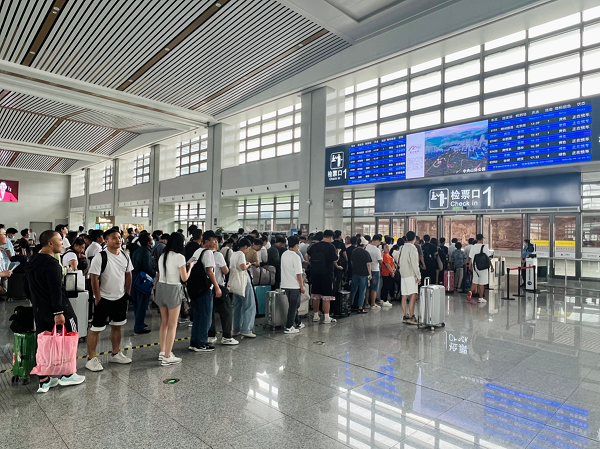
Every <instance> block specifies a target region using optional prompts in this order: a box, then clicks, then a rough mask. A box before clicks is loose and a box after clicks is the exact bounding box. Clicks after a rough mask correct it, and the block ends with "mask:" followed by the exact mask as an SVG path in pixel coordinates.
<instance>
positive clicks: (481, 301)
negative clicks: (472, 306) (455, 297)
mask: <svg viewBox="0 0 600 449" xmlns="http://www.w3.org/2000/svg"><path fill="white" fill-rule="evenodd" d="M486 302H487V301H486V300H485V298H479V299H478V300H477V303H478V304H485V303H486Z"/></svg>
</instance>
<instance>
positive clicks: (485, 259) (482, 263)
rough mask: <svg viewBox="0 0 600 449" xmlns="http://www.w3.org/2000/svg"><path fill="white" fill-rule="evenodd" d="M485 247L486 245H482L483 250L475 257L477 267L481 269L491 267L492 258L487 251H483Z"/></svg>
mask: <svg viewBox="0 0 600 449" xmlns="http://www.w3.org/2000/svg"><path fill="white" fill-rule="evenodd" d="M484 247H485V245H481V250H480V251H479V252H478V253H477V254H475V257H474V258H473V263H474V265H475V268H477V270H479V271H482V270H487V269H488V268H490V258H489V256H488V255H487V254H486V253H484V252H483V248H484Z"/></svg>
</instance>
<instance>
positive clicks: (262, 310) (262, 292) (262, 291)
mask: <svg viewBox="0 0 600 449" xmlns="http://www.w3.org/2000/svg"><path fill="white" fill-rule="evenodd" d="M270 291H271V286H270V285H259V286H257V287H254V296H256V316H265V314H266V313H267V294H268V293H269V292H270Z"/></svg>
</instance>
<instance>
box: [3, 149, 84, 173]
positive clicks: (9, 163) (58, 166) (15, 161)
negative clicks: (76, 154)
mask: <svg viewBox="0 0 600 449" xmlns="http://www.w3.org/2000/svg"><path fill="white" fill-rule="evenodd" d="M76 162H77V160H75V159H66V158H58V157H54V156H45V155H41V154H31V153H15V152H14V151H9V150H2V149H0V167H11V168H23V169H27V170H38V171H50V172H52V173H65V172H66V171H67V170H69V169H70V168H71V167H72V166H73V165H74V164H75V163H76Z"/></svg>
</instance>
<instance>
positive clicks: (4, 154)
mask: <svg viewBox="0 0 600 449" xmlns="http://www.w3.org/2000/svg"><path fill="white" fill-rule="evenodd" d="M14 155H15V152H14V151H10V150H0V167H6V166H7V165H8V163H9V162H10V160H11V159H12V158H13V156H14Z"/></svg>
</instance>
